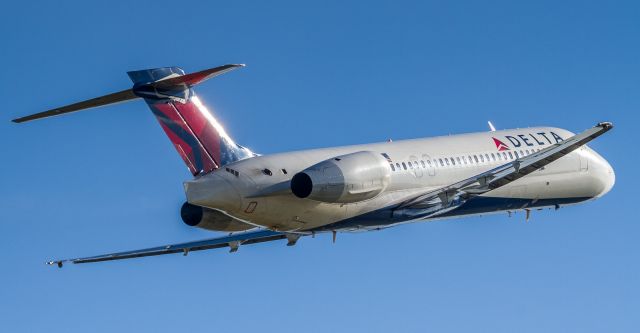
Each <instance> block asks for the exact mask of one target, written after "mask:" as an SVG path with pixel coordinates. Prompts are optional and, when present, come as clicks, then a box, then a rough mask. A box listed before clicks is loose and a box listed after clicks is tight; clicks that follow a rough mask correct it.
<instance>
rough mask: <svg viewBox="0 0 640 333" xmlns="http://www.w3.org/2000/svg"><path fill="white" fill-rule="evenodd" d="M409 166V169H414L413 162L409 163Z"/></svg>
mask: <svg viewBox="0 0 640 333" xmlns="http://www.w3.org/2000/svg"><path fill="white" fill-rule="evenodd" d="M407 164H409V169H413V164H412V163H411V161H409V162H407Z"/></svg>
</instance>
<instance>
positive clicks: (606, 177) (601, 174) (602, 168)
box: [589, 151, 616, 198]
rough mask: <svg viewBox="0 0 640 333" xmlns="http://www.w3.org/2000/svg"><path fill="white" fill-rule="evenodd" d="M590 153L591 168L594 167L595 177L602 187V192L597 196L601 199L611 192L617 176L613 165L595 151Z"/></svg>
mask: <svg viewBox="0 0 640 333" xmlns="http://www.w3.org/2000/svg"><path fill="white" fill-rule="evenodd" d="M590 153H591V154H590V155H591V158H590V165H589V168H591V165H593V170H594V176H595V178H596V179H597V181H598V183H599V185H600V186H599V188H600V191H599V193H598V194H597V195H596V198H599V197H601V196H603V195H605V194H607V193H609V191H611V189H612V188H613V185H614V184H615V182H616V174H615V172H614V171H613V167H611V164H609V162H607V160H605V159H604V158H603V157H602V156H600V155H599V154H598V153H596V152H595V151H591V152H590Z"/></svg>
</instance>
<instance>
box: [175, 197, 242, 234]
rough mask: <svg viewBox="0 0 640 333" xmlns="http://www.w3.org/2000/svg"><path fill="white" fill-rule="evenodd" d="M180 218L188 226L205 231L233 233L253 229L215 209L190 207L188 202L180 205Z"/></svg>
mask: <svg viewBox="0 0 640 333" xmlns="http://www.w3.org/2000/svg"><path fill="white" fill-rule="evenodd" d="M180 217H182V221H183V222H184V223H186V224H187V225H189V226H192V227H198V228H202V229H207V230H214V231H229V232H233V231H242V230H248V229H251V228H253V226H251V225H249V224H246V223H243V222H240V221H238V220H236V219H234V218H233V217H231V216H228V215H225V214H223V213H221V212H219V211H217V210H215V209H209V208H206V207H200V206H196V205H192V204H190V203H188V202H185V203H184V204H183V205H182V208H181V209H180Z"/></svg>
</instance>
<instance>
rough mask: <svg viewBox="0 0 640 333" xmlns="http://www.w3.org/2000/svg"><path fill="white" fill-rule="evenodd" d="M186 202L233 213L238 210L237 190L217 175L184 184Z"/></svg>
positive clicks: (239, 205) (239, 202)
mask: <svg viewBox="0 0 640 333" xmlns="http://www.w3.org/2000/svg"><path fill="white" fill-rule="evenodd" d="M184 190H185V193H186V195H187V201H188V202H189V203H190V204H193V205H198V206H203V207H208V208H214V209H219V210H223V211H225V212H229V213H232V212H235V211H238V210H240V207H241V203H242V202H241V199H240V194H239V193H238V190H237V189H236V188H235V187H234V186H233V184H231V183H230V182H229V181H228V180H226V179H224V178H223V177H220V176H219V175H217V174H215V173H214V174H209V175H207V176H203V177H200V178H198V179H194V180H191V181H187V182H185V183H184Z"/></svg>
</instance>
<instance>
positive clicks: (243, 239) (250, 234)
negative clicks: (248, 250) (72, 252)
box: [47, 229, 303, 267]
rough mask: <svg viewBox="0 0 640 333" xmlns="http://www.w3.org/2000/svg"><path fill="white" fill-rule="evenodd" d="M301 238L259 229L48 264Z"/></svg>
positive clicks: (297, 235) (232, 246)
mask: <svg viewBox="0 0 640 333" xmlns="http://www.w3.org/2000/svg"><path fill="white" fill-rule="evenodd" d="M301 236H303V234H293V233H285V232H277V231H271V230H267V229H259V230H254V231H247V232H242V233H236V234H231V235H228V236H223V237H217V238H211V239H204V240H200V241H194V242H186V243H178V244H171V245H164V246H157V247H151V248H147V249H141V250H133V251H125V252H116V253H108V254H102V255H97V256H93V257H84V258H75V259H62V260H52V261H49V262H47V264H49V265H57V266H58V267H62V265H63V264H65V263H73V264H84V263H90V262H98V261H109V260H120V259H130V258H139V257H149V256H158V255H162V254H171V253H182V254H184V255H187V254H188V253H189V252H191V251H201V250H210V249H218V248H223V247H229V248H230V252H235V251H237V250H238V247H239V246H240V245H248V244H255V243H262V242H269V241H274V240H278V239H287V240H288V243H287V245H288V246H291V245H295V243H296V241H297V240H298V238H300V237H301Z"/></svg>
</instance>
